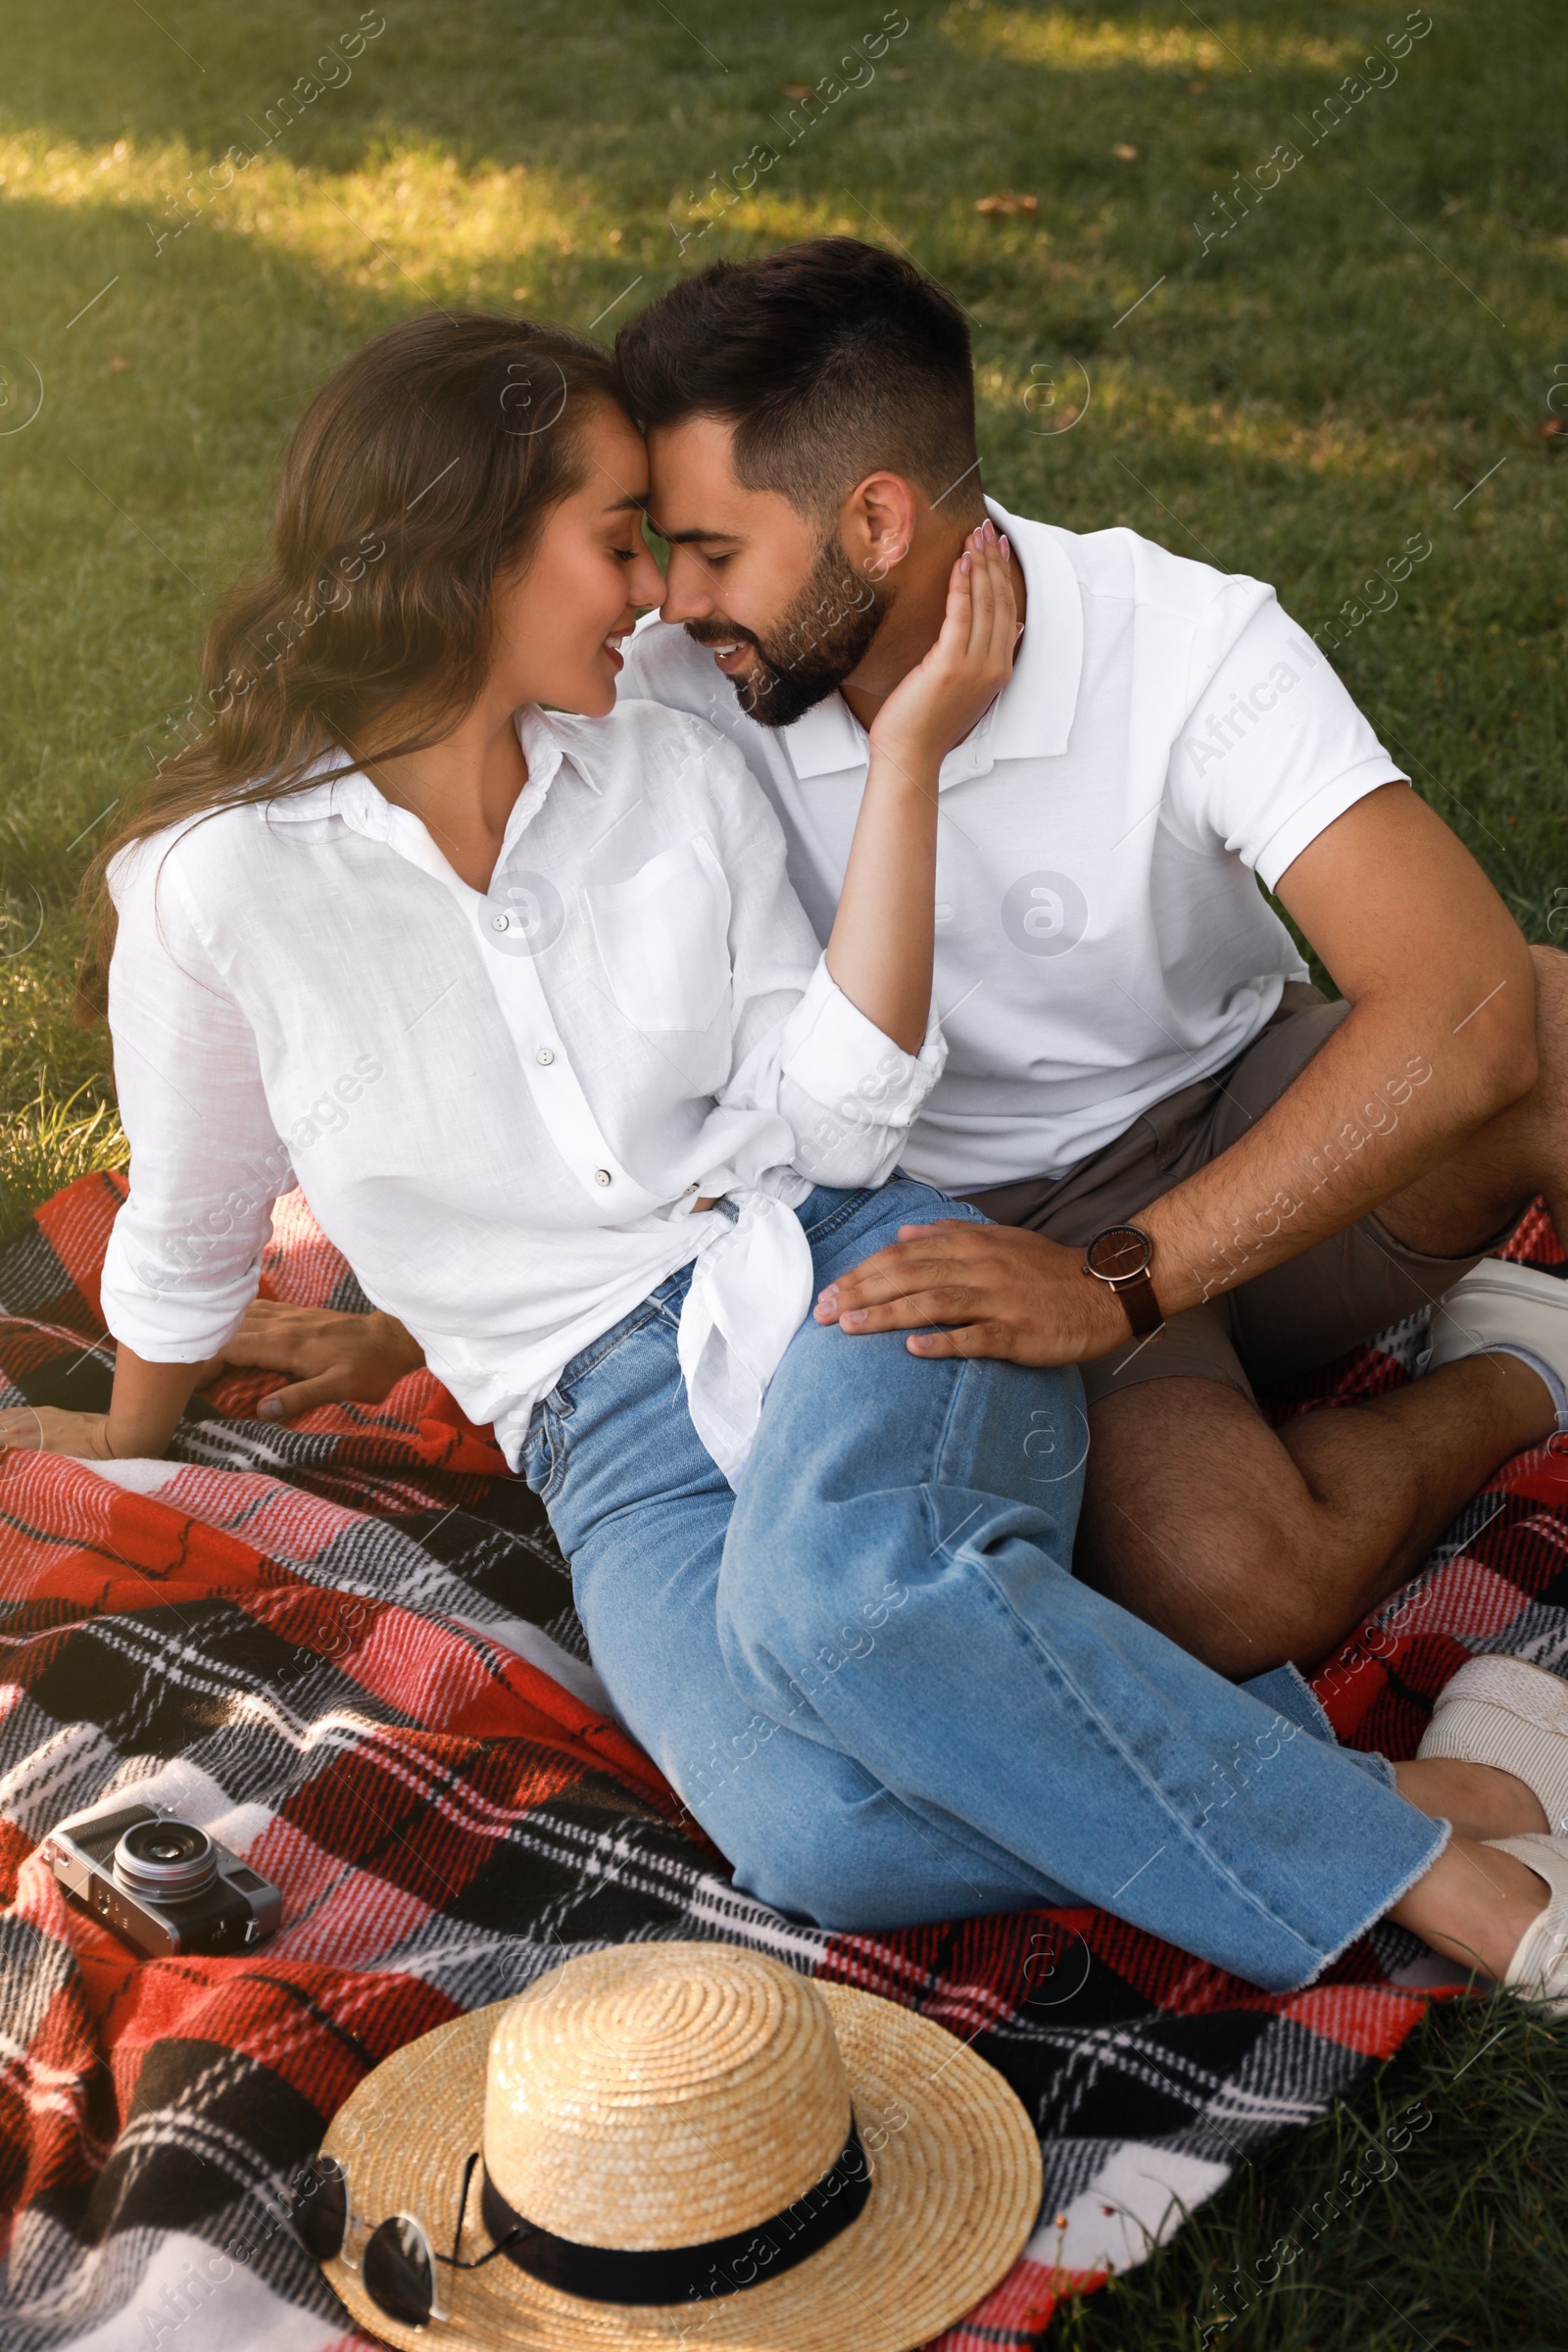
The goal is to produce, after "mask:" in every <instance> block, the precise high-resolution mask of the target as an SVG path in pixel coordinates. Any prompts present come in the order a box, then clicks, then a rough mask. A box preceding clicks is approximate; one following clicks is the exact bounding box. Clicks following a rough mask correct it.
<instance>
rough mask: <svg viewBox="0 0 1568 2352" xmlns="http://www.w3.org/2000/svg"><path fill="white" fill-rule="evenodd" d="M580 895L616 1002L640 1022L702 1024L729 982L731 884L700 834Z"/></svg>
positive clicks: (645, 1025) (649, 1025) (647, 1025)
mask: <svg viewBox="0 0 1568 2352" xmlns="http://www.w3.org/2000/svg"><path fill="white" fill-rule="evenodd" d="M583 897H584V899H585V900H586V901H587V905H588V911H589V914H590V916H591V917H592V920H593V926H594V939H595V942H596V944H597V946H598V949H599V955H600V959H601V961H602V962H603V964H604V967H605V972H606V975H607V977H608V979H609V982H610V986H611V990H612V992H613V996H614V999H615V1003H616V1004H617V1005H619V1007H620V1009H621V1011H622V1012H623V1013H624V1014H625V1016H626V1018H627V1020H628V1021H630V1022H632V1023H633V1025H634V1026H635V1027H636V1028H638V1029H644V1030H661V1029H683V1030H688V1031H692V1030H706V1029H708V1028H709V1027H710V1026H711V1023H712V1022H713V1020H714V1018H715V1017H716V1015H717V1013H718V1011H719V1008H720V1006H721V1005H724V1003H725V1002H726V1001H727V999H728V996H729V986H730V962H729V905H730V902H729V884H728V883H727V882H726V880H725V879H724V869H723V867H722V866H721V865H720V864H719V862H718V858H717V856H716V855H715V853H714V850H713V847H712V845H711V842H709V841H706V840H705V839H704V838H703V837H702V836H701V835H698V836H697V837H696V838H695V839H694V840H691V841H681V842H676V843H675V844H674V845H673V846H672V847H671V848H669V849H667V850H662V851H661V852H660V854H659V856H658V857H657V858H650V859H649V861H648V863H647V864H646V865H645V866H642V867H641V868H640V869H639V870H638V871H637V872H636V873H635V874H633V875H632V876H631V879H630V880H629V881H626V882H599V883H589V884H587V885H586V886H585V887H584V890H583Z"/></svg>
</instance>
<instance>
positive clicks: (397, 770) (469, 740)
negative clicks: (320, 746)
mask: <svg viewBox="0 0 1568 2352" xmlns="http://www.w3.org/2000/svg"><path fill="white" fill-rule="evenodd" d="M365 772H366V774H367V775H368V777H369V779H370V781H371V783H372V784H374V785H375V786H376V788H377V790H378V791H380V792H381V793H383V794H384V795H385V797H386V798H387V799H388V800H389V801H391V802H393V803H394V804H395V805H396V806H397V807H398V808H400V809H409V810H410V811H411V813H412V814H413V815H415V816H417V818H418V819H419V822H420V823H421V824H422V825H423V827H424V829H425V831H426V832H427V833H428V834H429V836H430V838H431V840H432V841H433V842H434V843H435V845H436V848H437V849H438V850H439V851H440V852H441V855H442V857H443V858H445V859H446V861H447V863H448V864H449V865H450V866H451V868H452V870H453V872H454V873H455V874H457V875H458V876H459V878H460V879H461V880H462V881H464V882H466V884H467V885H468V888H469V889H470V890H476V891H478V892H479V893H480V894H481V895H482V894H483V893H484V892H486V891H487V890H488V889H489V887H490V878H491V876H492V875H493V874H494V872H495V869H496V859H497V858H499V857H500V855H501V844H502V841H503V839H504V838H505V835H506V830H507V823H508V820H509V819H510V817H511V815H512V811H513V809H515V807H516V804H517V800H518V796H519V795H520V793H521V791H522V788H523V786H524V785H525V784H526V783H527V781H528V762H527V760H526V759H525V758H524V756H523V749H522V745H521V744H520V743H519V742H518V740H517V729H516V721H515V714H514V712H513V711H512V710H511V708H510V707H509V706H507V705H505V704H504V703H503V701H502V700H500V699H498V698H497V697H495V696H493V695H488V694H484V695H481V696H480V698H479V700H478V702H477V703H476V704H475V705H474V707H473V709H472V710H471V711H469V712H468V713H467V715H466V717H465V718H463V719H461V720H460V721H459V723H458V725H457V726H455V727H454V728H453V730H452V732H451V734H450V735H445V736H443V737H442V739H441V741H440V742H439V743H433V744H431V745H430V746H429V747H428V748H427V749H426V750H424V751H418V752H405V753H404V754H402V755H401V757H399V758H398V759H395V760H374V761H367V762H366V768H365Z"/></svg>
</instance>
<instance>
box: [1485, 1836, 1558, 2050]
mask: <svg viewBox="0 0 1568 2352" xmlns="http://www.w3.org/2000/svg"><path fill="white" fill-rule="evenodd" d="M1486 1842H1487V1844H1488V1845H1491V1846H1495V1848H1496V1850H1497V1852H1498V1853H1499V1854H1513V1855H1514V1856H1516V1858H1517V1859H1518V1860H1519V1861H1521V1862H1525V1863H1528V1864H1529V1866H1530V1868H1531V1869H1532V1870H1533V1871H1534V1872H1535V1873H1536V1875H1537V1877H1538V1878H1542V1879H1544V1880H1545V1882H1546V1886H1547V1887H1548V1888H1549V1890H1550V1892H1549V1898H1548V1900H1547V1903H1546V1908H1545V1909H1544V1911H1543V1912H1542V1913H1541V1914H1540V1915H1539V1917H1537V1918H1536V1919H1533V1920H1532V1921H1531V1923H1530V1925H1529V1927H1528V1928H1526V1930H1525V1932H1524V1934H1523V1936H1520V1938H1519V1945H1518V1949H1517V1950H1516V1951H1515V1953H1514V1956H1513V1958H1512V1959H1511V1960H1510V1961H1509V1963H1508V1965H1507V1967H1506V1969H1505V1970H1504V1971H1503V1974H1502V1977H1501V1979H1500V1982H1501V1983H1502V1984H1503V1985H1505V1986H1506V1987H1507V1989H1508V1991H1509V1992H1512V1993H1517V1995H1518V1996H1519V1998H1520V2000H1522V2001H1528V2002H1529V2003H1530V2005H1531V2006H1532V2007H1533V2008H1541V2009H1544V2011H1545V2013H1546V2015H1547V2016H1548V2017H1568V1841H1565V1840H1564V1839H1562V1838H1541V1837H1528V1838H1488V1839H1487V1840H1486Z"/></svg>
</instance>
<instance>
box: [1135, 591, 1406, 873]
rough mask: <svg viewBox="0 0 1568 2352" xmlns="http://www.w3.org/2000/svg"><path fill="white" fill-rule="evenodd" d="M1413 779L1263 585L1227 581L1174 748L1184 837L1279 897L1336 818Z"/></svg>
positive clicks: (1206, 631) (1176, 811)
mask: <svg viewBox="0 0 1568 2352" xmlns="http://www.w3.org/2000/svg"><path fill="white" fill-rule="evenodd" d="M1408 781H1409V779H1408V777H1407V776H1406V775H1405V774H1404V771H1403V770H1402V768H1400V767H1399V766H1398V764H1397V761H1396V760H1393V759H1391V757H1390V756H1389V754H1388V753H1387V752H1386V751H1385V750H1384V748H1383V746H1382V744H1381V743H1380V742H1379V741H1378V738H1377V736H1376V734H1375V733H1374V731H1373V729H1372V727H1371V725H1370V724H1369V722H1368V721H1367V719H1366V718H1365V717H1363V715H1362V713H1361V712H1360V711H1358V710H1357V709H1356V707H1355V704H1354V703H1353V702H1352V701H1351V699H1350V696H1349V694H1348V692H1347V690H1346V687H1345V685H1344V682H1343V681H1342V679H1341V678H1340V677H1339V676H1338V674H1337V673H1336V671H1335V669H1334V666H1333V663H1332V662H1330V661H1329V660H1328V657H1327V656H1326V655H1325V654H1323V653H1320V652H1319V650H1318V648H1317V647H1316V646H1315V645H1314V644H1313V643H1312V642H1311V640H1310V639H1309V638H1308V637H1307V636H1306V635H1305V634H1304V632H1303V631H1302V630H1301V629H1299V628H1298V626H1297V625H1296V623H1295V622H1294V621H1293V620H1291V619H1290V617H1289V616H1288V614H1286V613H1283V612H1282V611H1281V610H1280V607H1279V605H1278V603H1277V602H1276V600H1275V597H1274V592H1273V590H1272V589H1269V588H1265V587H1263V586H1261V584H1260V583H1259V582H1257V581H1255V580H1249V579H1243V578H1237V579H1233V580H1229V581H1227V582H1226V585H1225V587H1224V588H1223V589H1222V590H1221V591H1220V593H1219V595H1218V596H1216V597H1215V598H1214V599H1213V601H1212V603H1211V604H1210V605H1209V606H1208V608H1207V610H1206V611H1205V612H1204V613H1203V614H1202V616H1201V619H1200V621H1199V624H1198V628H1197V630H1196V632H1195V636H1194V643H1193V655H1192V662H1191V666H1190V669H1189V693H1188V715H1187V718H1186V721H1185V723H1184V725H1183V726H1182V728H1181V730H1180V732H1179V734H1178V736H1177V738H1176V741H1175V743H1174V745H1173V746H1172V750H1171V760H1170V769H1169V780H1168V785H1167V792H1166V803H1167V809H1168V810H1169V812H1170V814H1171V816H1172V818H1173V820H1174V821H1175V824H1176V826H1177V829H1178V831H1179V832H1182V833H1185V834H1187V835H1188V836H1189V837H1191V838H1194V839H1195V840H1196V841H1197V842H1198V843H1200V844H1201V845H1205V846H1206V845H1214V844H1218V845H1220V846H1222V847H1223V848H1224V849H1225V850H1226V851H1227V852H1229V853H1230V854H1231V855H1232V856H1233V857H1237V858H1241V860H1242V862H1243V863H1244V864H1245V865H1249V866H1250V867H1251V868H1252V869H1253V871H1254V872H1255V873H1256V874H1257V875H1258V876H1259V878H1260V879H1261V880H1262V881H1263V882H1264V883H1265V884H1266V885H1267V887H1268V888H1269V889H1270V890H1272V889H1273V888H1274V887H1275V885H1276V884H1277V882H1278V881H1279V878H1280V876H1281V875H1282V874H1283V873H1284V871H1285V869H1286V867H1287V866H1289V865H1290V864H1292V863H1293V862H1294V860H1295V859H1296V858H1299V856H1300V854H1301V852H1302V851H1303V850H1304V849H1305V848H1306V847H1307V846H1308V844H1309V843H1311V842H1312V841H1314V840H1315V839H1316V838H1317V836H1318V834H1319V833H1321V832H1322V831H1323V830H1324V829H1325V827H1326V826H1328V825H1331V824H1332V823H1333V822H1334V820H1335V818H1336V817H1338V816H1343V815H1344V814H1345V811H1346V810H1347V809H1350V808H1353V807H1354V805H1355V803H1356V802H1357V801H1359V800H1362V799H1364V798H1365V796H1366V795H1367V794H1368V793H1369V792H1376V791H1378V790H1379V789H1380V787H1381V786H1383V785H1385V784H1402V783H1407V782H1408Z"/></svg>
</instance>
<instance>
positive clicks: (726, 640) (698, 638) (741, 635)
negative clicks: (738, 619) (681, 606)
mask: <svg viewBox="0 0 1568 2352" xmlns="http://www.w3.org/2000/svg"><path fill="white" fill-rule="evenodd" d="M681 626H682V627H683V628H684V629H685V631H686V634H687V636H688V637H689V638H690V639H691V641H692V643H693V644H694V645H759V646H760V642H761V641H760V638H758V637H756V636H755V635H754V634H753V632H752V631H751V630H750V629H740V628H734V627H727V628H726V627H721V626H720V625H719V623H718V622H717V621H716V620H687V621H683V622H682V623H681Z"/></svg>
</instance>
